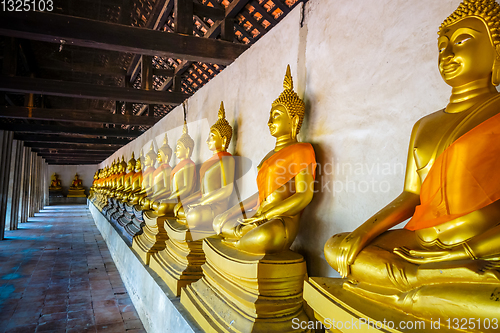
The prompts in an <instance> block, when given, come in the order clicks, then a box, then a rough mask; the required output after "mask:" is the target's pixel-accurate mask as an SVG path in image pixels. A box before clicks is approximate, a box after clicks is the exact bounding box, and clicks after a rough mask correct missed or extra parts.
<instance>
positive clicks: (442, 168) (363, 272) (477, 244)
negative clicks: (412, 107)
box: [325, 0, 500, 322]
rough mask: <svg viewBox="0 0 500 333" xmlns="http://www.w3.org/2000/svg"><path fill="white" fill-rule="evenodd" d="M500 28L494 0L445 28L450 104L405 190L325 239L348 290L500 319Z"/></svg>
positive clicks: (427, 121)
mask: <svg viewBox="0 0 500 333" xmlns="http://www.w3.org/2000/svg"><path fill="white" fill-rule="evenodd" d="M499 26H500V6H499V4H498V3H497V2H495V1H494V0H465V1H464V2H462V3H461V4H460V6H459V7H458V9H457V10H456V11H455V12H454V13H453V14H452V15H451V16H449V17H448V18H447V19H446V20H445V21H444V22H443V24H442V25H441V27H440V29H439V38H438V50H439V56H438V62H439V71H440V73H441V76H442V78H443V80H444V81H445V82H446V83H447V84H448V85H450V86H451V87H452V92H451V98H450V102H449V104H448V105H447V106H446V108H444V109H442V110H440V111H437V112H435V113H432V114H430V115H428V116H426V117H424V118H422V119H420V120H418V121H417V123H416V124H415V126H414V127H413V131H412V133H411V137H410V147H409V152H408V160H407V169H406V177H405V182H404V189H403V192H402V193H401V195H399V196H398V197H397V198H396V199H394V201H392V202H391V203H390V204H388V205H387V206H386V207H384V208H382V209H381V210H380V211H379V212H377V213H376V214H375V215H374V216H372V217H371V218H369V219H368V220H367V221H366V222H365V223H363V224H362V225H361V226H360V227H358V228H357V229H356V230H354V231H353V232H349V233H343V234H338V235H335V236H333V237H332V238H331V239H330V240H329V241H328V242H327V243H326V245H325V257H326V260H327V261H328V263H329V264H330V265H331V266H332V267H333V268H334V269H335V270H337V271H338V272H339V273H340V275H341V276H342V277H345V278H346V279H345V282H344V284H343V288H344V289H345V290H347V291H351V292H353V293H355V294H357V295H360V296H361V297H364V298H367V299H370V300H374V301H376V302H378V303H383V304H385V305H388V306H390V307H392V308H394V309H397V310H401V311H403V312H405V313H409V314H412V315H414V316H417V317H420V318H431V317H432V318H434V320H437V319H441V322H442V321H443V320H446V318H450V317H454V318H475V319H478V318H490V319H491V318H497V317H498V313H499V312H498V309H499V308H498V302H495V301H493V300H494V298H493V296H494V294H495V292H496V291H497V290H500V270H499V267H500V266H499V263H500V262H499V258H500V200H498V199H499V198H500V175H499V173H498V167H499V165H500V145H498V142H499V141H498V139H499V138H500V114H499V113H500V94H498V93H497V91H496V89H495V86H497V85H498V84H500V29H499ZM408 218H411V220H410V221H409V222H408V224H406V226H405V227H404V229H397V230H390V231H389V229H390V228H392V227H394V226H396V225H397V224H399V223H401V222H403V221H405V220H406V219H408Z"/></svg>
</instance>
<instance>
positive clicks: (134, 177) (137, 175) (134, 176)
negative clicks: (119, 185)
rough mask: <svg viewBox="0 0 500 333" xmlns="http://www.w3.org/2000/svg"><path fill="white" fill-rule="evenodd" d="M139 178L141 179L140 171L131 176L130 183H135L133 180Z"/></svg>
mask: <svg viewBox="0 0 500 333" xmlns="http://www.w3.org/2000/svg"><path fill="white" fill-rule="evenodd" d="M139 177H142V171H139V172H136V173H134V175H133V176H132V183H133V182H135V180H136V179H137V178H139Z"/></svg>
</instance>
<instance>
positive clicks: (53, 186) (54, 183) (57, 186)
mask: <svg viewBox="0 0 500 333" xmlns="http://www.w3.org/2000/svg"><path fill="white" fill-rule="evenodd" d="M61 190H62V187H61V180H59V176H58V175H57V173H53V174H52V176H51V177H50V186H49V191H61Z"/></svg>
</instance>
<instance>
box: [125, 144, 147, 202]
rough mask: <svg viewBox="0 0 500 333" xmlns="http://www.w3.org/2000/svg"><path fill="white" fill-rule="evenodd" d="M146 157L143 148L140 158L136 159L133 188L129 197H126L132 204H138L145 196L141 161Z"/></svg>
mask: <svg viewBox="0 0 500 333" xmlns="http://www.w3.org/2000/svg"><path fill="white" fill-rule="evenodd" d="M143 159H144V156H143V152H142V149H141V153H140V155H139V158H138V159H137V160H136V161H135V173H134V176H133V177H132V180H131V182H132V183H131V188H130V192H129V194H128V197H127V198H126V199H125V201H127V202H128V203H129V204H130V205H137V204H138V203H139V200H140V199H141V198H142V197H143V194H144V193H143V192H142V163H141V161H142V160H143Z"/></svg>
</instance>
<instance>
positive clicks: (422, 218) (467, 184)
mask: <svg viewBox="0 0 500 333" xmlns="http://www.w3.org/2000/svg"><path fill="white" fill-rule="evenodd" d="M499 170H500V113H499V114H497V115H495V116H493V117H491V118H489V119H487V120H485V121H484V122H482V123H481V124H479V125H477V126H476V127H474V128H473V129H471V130H470V131H468V132H467V133H465V134H464V135H462V136H461V137H460V138H458V139H457V140H456V141H455V142H453V143H452V144H451V145H450V146H449V147H448V148H446V150H445V151H444V152H443V153H442V154H441V155H439V156H438V158H437V159H436V161H435V162H434V165H433V166H432V167H431V169H430V170H429V173H428V175H427V177H426V178H425V180H424V182H423V183H422V188H421V189H420V205H419V206H417V207H416V209H415V214H414V215H413V218H412V219H411V220H410V221H409V222H408V224H407V225H406V226H405V228H406V229H409V230H419V229H424V228H429V227H434V226H437V225H439V224H442V223H445V222H448V221H451V220H453V219H456V218H458V217H461V216H464V215H467V214H469V213H472V212H474V211H476V210H478V209H481V208H484V207H486V206H487V205H489V204H491V203H493V202H495V201H497V200H498V199H500V172H499Z"/></svg>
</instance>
